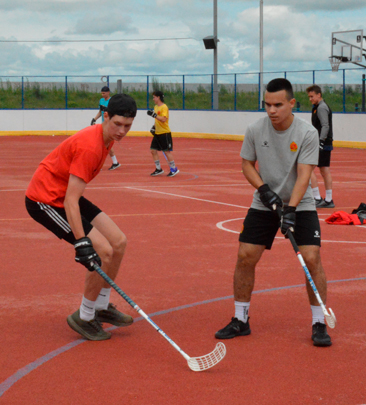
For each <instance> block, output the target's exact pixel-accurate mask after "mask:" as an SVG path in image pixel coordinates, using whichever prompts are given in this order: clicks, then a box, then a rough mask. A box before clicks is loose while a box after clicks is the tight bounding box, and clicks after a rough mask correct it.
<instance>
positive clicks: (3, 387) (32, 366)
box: [0, 277, 366, 397]
mask: <svg viewBox="0 0 366 405" xmlns="http://www.w3.org/2000/svg"><path fill="white" fill-rule="evenodd" d="M359 280H366V277H359V278H349V279H344V280H333V281H328V284H330V283H344V282H347V281H359ZM299 287H305V284H298V285H291V286H285V287H275V288H269V289H266V290H258V291H254V292H253V294H261V293H268V292H272V291H280V290H288V289H291V288H299ZM232 298H234V296H233V295H228V296H226V297H219V298H213V299H211V300H205V301H200V302H195V303H193V304H187V305H181V306H179V307H175V308H170V309H166V310H163V311H158V312H154V313H152V314H150V315H149V317H150V318H152V317H153V316H159V315H164V314H168V313H171V312H175V311H180V310H182V309H187V308H193V307H196V306H199V305H205V304H211V303H213V302H217V301H224V300H228V299H232ZM143 319H144V318H143V317H142V316H141V317H138V318H135V319H134V322H138V321H141V320H143ZM117 328H118V327H117V326H112V327H110V328H108V329H106V330H107V331H111V330H114V329H117ZM85 342H87V340H86V339H78V340H75V341H74V342H71V343H68V344H67V345H65V346H62V347H60V348H59V349H56V350H54V351H52V352H50V353H48V354H46V355H44V356H42V357H40V358H39V359H37V360H35V361H33V362H32V363H29V364H28V365H26V366H25V367H23V368H21V369H20V370H18V371H17V372H16V373H14V374H13V375H11V376H10V377H8V378H7V379H6V380H5V381H3V382H2V383H1V384H0V397H1V396H2V395H3V394H4V393H5V392H6V391H7V390H8V389H9V388H10V387H12V386H13V385H14V384H15V383H16V382H18V381H19V380H20V379H21V378H23V377H25V376H26V375H27V374H29V373H30V372H32V371H33V370H36V369H37V368H38V367H39V366H41V365H42V364H44V363H46V362H47V361H49V360H51V359H53V358H54V357H56V356H58V355H59V354H62V353H65V352H67V351H68V350H70V349H72V348H74V347H76V346H78V345H80V344H81V343H85Z"/></svg>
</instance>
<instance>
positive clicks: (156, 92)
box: [153, 90, 164, 101]
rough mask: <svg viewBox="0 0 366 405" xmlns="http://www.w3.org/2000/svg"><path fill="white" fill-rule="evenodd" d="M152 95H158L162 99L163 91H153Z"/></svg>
mask: <svg viewBox="0 0 366 405" xmlns="http://www.w3.org/2000/svg"><path fill="white" fill-rule="evenodd" d="M153 96H156V97H159V98H160V101H164V93H163V92H162V91H160V90H156V91H154V92H153Z"/></svg>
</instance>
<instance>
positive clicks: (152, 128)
mask: <svg viewBox="0 0 366 405" xmlns="http://www.w3.org/2000/svg"><path fill="white" fill-rule="evenodd" d="M150 132H151V134H152V135H155V125H153V126H152V127H151V129H150Z"/></svg>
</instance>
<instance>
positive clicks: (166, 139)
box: [150, 132, 173, 152]
mask: <svg viewBox="0 0 366 405" xmlns="http://www.w3.org/2000/svg"><path fill="white" fill-rule="evenodd" d="M150 149H153V150H159V151H163V152H173V138H172V133H171V132H168V133H167V134H159V135H156V134H155V135H154V138H153V140H152V141H151V145H150Z"/></svg>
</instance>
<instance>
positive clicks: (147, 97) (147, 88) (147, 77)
mask: <svg viewBox="0 0 366 405" xmlns="http://www.w3.org/2000/svg"><path fill="white" fill-rule="evenodd" d="M146 108H147V109H149V108H150V107H149V76H148V75H147V76H146Z"/></svg>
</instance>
